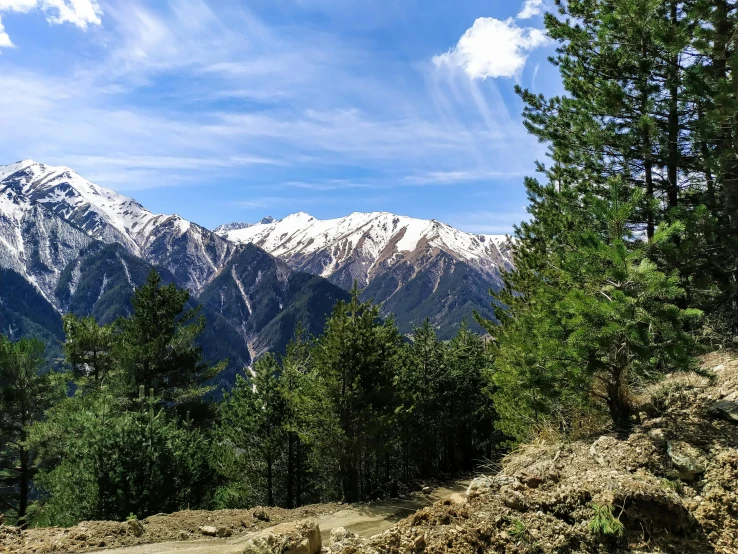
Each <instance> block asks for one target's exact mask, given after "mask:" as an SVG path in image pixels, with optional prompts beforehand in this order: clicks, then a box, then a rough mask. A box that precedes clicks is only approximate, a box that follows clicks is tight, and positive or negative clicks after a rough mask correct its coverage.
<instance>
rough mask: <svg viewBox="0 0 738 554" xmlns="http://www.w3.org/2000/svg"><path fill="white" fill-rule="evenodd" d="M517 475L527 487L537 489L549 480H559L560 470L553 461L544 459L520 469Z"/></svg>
mask: <svg viewBox="0 0 738 554" xmlns="http://www.w3.org/2000/svg"><path fill="white" fill-rule="evenodd" d="M515 477H516V478H517V479H518V480H519V481H520V482H521V483H522V484H524V485H525V486H526V487H528V488H531V489H536V488H538V487H540V486H541V485H542V484H543V483H545V482H547V481H553V482H557V481H558V480H559V472H558V471H557V470H556V466H555V465H554V463H553V462H550V461H542V462H538V463H535V464H533V465H532V466H530V467H527V468H525V469H523V470H521V471H519V472H518V473H517V474H516V475H515ZM513 488H515V487H513Z"/></svg>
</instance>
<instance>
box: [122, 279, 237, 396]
mask: <svg viewBox="0 0 738 554" xmlns="http://www.w3.org/2000/svg"><path fill="white" fill-rule="evenodd" d="M189 298H190V293H189V292H188V291H187V290H185V289H179V288H177V286H176V285H174V284H169V285H163V284H162V281H161V277H160V276H159V274H158V273H157V272H156V270H152V271H151V273H150V274H149V276H148V277H147V279H146V282H145V283H144V284H143V285H142V286H141V287H139V288H138V289H136V292H135V293H134V295H133V299H132V304H133V313H132V314H131V316H129V317H126V318H121V319H119V320H118V322H117V324H118V327H119V336H118V337H117V340H116V351H115V355H116V357H117V360H118V363H119V364H120V369H121V371H122V375H123V378H124V380H125V382H126V384H127V389H128V395H129V397H130V398H132V399H135V398H136V397H137V395H138V390H139V387H144V390H147V391H148V390H151V389H153V390H154V391H155V394H156V395H157V397H160V398H162V399H163V401H164V402H165V403H167V404H172V403H174V404H181V403H185V402H188V401H193V400H198V399H200V398H201V397H202V396H203V395H204V394H205V393H206V392H208V390H211V389H212V387H208V386H206V384H205V383H206V382H207V381H208V380H209V379H212V378H213V377H215V375H217V373H218V372H219V371H221V370H222V369H223V367H225V364H219V365H217V366H209V365H208V364H206V363H205V362H203V360H202V351H201V348H200V347H199V346H198V345H197V344H196V342H195V340H196V339H197V337H198V336H199V335H200V334H201V333H202V331H203V328H204V326H205V320H204V318H203V316H202V315H201V314H200V313H199V309H197V308H195V309H190V308H188V307H187V304H188V301H189Z"/></svg>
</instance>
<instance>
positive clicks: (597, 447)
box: [589, 435, 620, 466]
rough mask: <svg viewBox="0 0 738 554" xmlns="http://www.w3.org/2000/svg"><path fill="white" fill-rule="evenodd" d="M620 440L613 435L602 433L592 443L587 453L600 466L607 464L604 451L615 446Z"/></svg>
mask: <svg viewBox="0 0 738 554" xmlns="http://www.w3.org/2000/svg"><path fill="white" fill-rule="evenodd" d="M619 442H620V441H619V440H618V439H616V438H615V437H610V436H608V435H603V436H601V437H600V438H599V439H597V440H596V441H594V442H593V443H592V446H590V447H589V455H590V456H592V457H593V458H594V459H595V460H596V461H597V463H598V464H600V465H601V466H606V465H608V463H607V456H606V451H607V450H609V449H611V448H613V447H615V446H617V445H618V443H619Z"/></svg>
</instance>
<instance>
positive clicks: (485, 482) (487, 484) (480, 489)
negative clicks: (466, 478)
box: [466, 475, 494, 498]
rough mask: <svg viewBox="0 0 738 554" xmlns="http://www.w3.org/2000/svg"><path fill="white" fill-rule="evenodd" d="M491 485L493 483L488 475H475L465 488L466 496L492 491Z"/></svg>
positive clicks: (471, 496) (473, 496)
mask: <svg viewBox="0 0 738 554" xmlns="http://www.w3.org/2000/svg"><path fill="white" fill-rule="evenodd" d="M493 487H494V483H493V482H492V479H490V478H489V477H485V476H484V475H482V476H481V477H475V478H474V479H473V480H472V482H471V483H469V488H468V489H466V497H467V498H476V497H477V496H481V495H483V494H488V493H489V492H490V491H492V488H493Z"/></svg>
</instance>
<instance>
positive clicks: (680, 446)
mask: <svg viewBox="0 0 738 554" xmlns="http://www.w3.org/2000/svg"><path fill="white" fill-rule="evenodd" d="M666 454H667V456H668V457H669V460H670V461H671V464H672V465H673V466H674V470H672V471H671V472H669V473H668V476H669V477H678V478H679V479H685V480H687V481H692V480H694V479H696V478H697V477H698V476H699V475H701V474H703V473H704V472H705V470H706V469H707V464H706V462H705V459H704V457H703V456H702V453H701V452H700V451H699V450H698V449H696V448H695V447H694V446H692V445H691V444H688V443H686V442H684V441H668V442H667V443H666Z"/></svg>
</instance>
